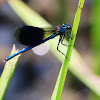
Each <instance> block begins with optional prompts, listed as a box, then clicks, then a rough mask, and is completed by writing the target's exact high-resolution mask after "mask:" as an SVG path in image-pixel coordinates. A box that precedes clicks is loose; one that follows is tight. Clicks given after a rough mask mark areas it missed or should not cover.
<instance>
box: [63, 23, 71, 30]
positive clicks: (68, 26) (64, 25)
mask: <svg viewBox="0 0 100 100" xmlns="http://www.w3.org/2000/svg"><path fill="white" fill-rule="evenodd" d="M63 27H66V29H69V30H71V29H72V27H71V26H70V25H67V24H63Z"/></svg>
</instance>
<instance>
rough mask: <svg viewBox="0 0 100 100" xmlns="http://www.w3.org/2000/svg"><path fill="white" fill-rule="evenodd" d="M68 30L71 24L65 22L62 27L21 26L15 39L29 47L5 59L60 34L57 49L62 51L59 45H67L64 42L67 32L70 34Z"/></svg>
mask: <svg viewBox="0 0 100 100" xmlns="http://www.w3.org/2000/svg"><path fill="white" fill-rule="evenodd" d="M68 30H71V26H70V25H67V24H63V25H62V27H61V26H56V27H44V28H39V27H34V26H22V27H19V28H17V29H16V31H15V33H14V36H15V39H16V40H17V41H18V42H19V43H21V44H23V45H26V46H28V47H27V48H25V49H22V50H20V51H18V52H17V53H15V54H13V55H10V56H9V57H7V58H6V59H5V61H8V60H9V59H11V58H13V57H15V56H16V55H18V54H20V53H23V52H25V51H28V50H30V49H32V48H34V47H35V46H37V45H39V44H41V43H44V42H46V41H48V40H50V39H52V38H54V37H56V36H58V35H60V38H59V42H58V45H57V50H58V51H59V52H61V51H60V50H59V48H58V47H59V44H60V43H61V44H62V45H65V44H63V40H64V37H65V33H67V34H68V35H69V36H70V34H69V32H68ZM70 38H71V36H70ZM71 39H72V38H71ZM65 46H66V45H65ZM61 53H62V52H61ZM62 54H63V55H64V56H65V54H64V53H62Z"/></svg>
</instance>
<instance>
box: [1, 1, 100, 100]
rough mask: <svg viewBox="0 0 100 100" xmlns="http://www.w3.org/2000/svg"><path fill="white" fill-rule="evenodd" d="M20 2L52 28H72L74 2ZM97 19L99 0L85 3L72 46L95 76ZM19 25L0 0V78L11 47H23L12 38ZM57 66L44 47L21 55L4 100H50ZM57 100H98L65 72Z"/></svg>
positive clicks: (99, 58) (98, 65) (99, 57)
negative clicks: (60, 92) (60, 95)
mask: <svg viewBox="0 0 100 100" xmlns="http://www.w3.org/2000/svg"><path fill="white" fill-rule="evenodd" d="M23 1H24V2H25V3H26V4H27V5H28V6H30V8H32V9H33V10H35V11H36V12H37V13H39V14H40V15H41V16H42V17H43V18H45V19H46V20H47V21H48V22H49V23H51V24H52V25H53V26H57V25H62V24H63V23H66V22H67V23H66V24H69V25H71V26H72V24H73V21H74V17H75V13H76V10H77V6H78V0H23ZM99 16H100V0H88V1H87V0H86V2H85V5H84V7H83V11H82V16H81V21H80V26H79V30H78V34H77V38H76V42H75V48H76V50H77V51H78V52H79V53H80V56H81V57H82V58H83V59H84V61H85V62H86V64H87V65H88V67H89V68H90V69H91V70H93V72H94V73H95V74H97V75H100V50H99V49H100V44H99V43H100V42H99V41H100V39H99V37H100V36H99V33H100V32H99V31H100V28H99V27H100V25H99V24H100V17H99ZM37 23H39V22H37ZM22 25H25V23H24V22H22V21H21V19H20V18H19V17H18V16H17V15H16V14H15V12H14V11H13V10H12V8H11V7H10V6H9V4H8V3H7V2H6V0H1V1H0V74H1V73H2V70H3V66H4V64H5V63H3V62H2V61H3V59H5V58H6V57H7V56H8V55H9V54H10V51H11V49H12V45H13V44H16V47H17V49H22V48H24V47H25V46H23V45H21V44H19V43H18V42H17V41H16V40H15V39H14V37H13V33H14V30H15V29H16V27H18V26H22ZM38 50H40V51H38ZM37 51H38V52H37ZM40 54H42V55H40ZM79 62H80V61H79ZM60 66H61V62H59V60H58V59H57V58H56V57H55V56H54V55H53V54H52V53H51V52H50V50H49V44H48V43H45V44H44V45H42V46H41V47H39V48H35V51H34V52H33V51H32V50H30V51H28V52H25V53H24V54H23V55H22V56H21V58H20V61H19V64H18V67H17V68H16V70H15V73H14V76H13V78H12V81H11V84H10V86H9V88H8V91H7V94H6V97H5V100H27V99H29V100H50V98H51V95H52V92H53V88H54V85H55V83H56V79H57V76H58V73H59V70H60ZM69 67H70V66H69ZM77 70H78V68H77ZM87 74H88V73H87ZM95 74H94V75H95ZM94 81H96V80H94ZM61 100H100V97H98V96H97V95H95V94H94V93H92V92H91V90H89V89H88V87H86V86H85V85H84V84H83V83H82V82H81V81H80V80H79V79H78V78H77V77H75V76H74V75H73V73H71V72H70V71H69V72H68V75H67V78H66V83H65V88H64V90H63V93H62V98H61Z"/></svg>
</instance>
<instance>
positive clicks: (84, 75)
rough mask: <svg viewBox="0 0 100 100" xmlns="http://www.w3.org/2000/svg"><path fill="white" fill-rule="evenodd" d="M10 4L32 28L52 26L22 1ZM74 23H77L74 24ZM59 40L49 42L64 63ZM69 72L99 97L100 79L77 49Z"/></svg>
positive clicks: (74, 51)
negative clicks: (58, 46)
mask: <svg viewBox="0 0 100 100" xmlns="http://www.w3.org/2000/svg"><path fill="white" fill-rule="evenodd" d="M81 1H82V2H84V0H81ZM81 1H80V2H81ZM8 3H9V4H10V6H11V7H12V8H13V10H14V11H15V12H16V14H17V15H18V16H19V17H20V18H21V19H22V20H23V21H24V22H25V23H26V24H28V25H32V26H38V27H43V26H50V24H49V23H48V22H47V21H46V20H44V19H43V18H42V17H41V16H40V15H38V14H37V13H36V12H34V11H33V10H31V9H30V8H29V7H28V6H27V5H26V4H24V3H23V2H22V1H20V0H8ZM82 4H83V3H82ZM81 8H82V6H80V8H78V9H79V10H80V11H81ZM80 11H79V12H80ZM30 16H31V17H30ZM23 17H24V18H23ZM42 19H43V20H42ZM76 21H77V23H78V20H76ZM74 23H76V22H74ZM77 23H76V24H74V25H73V27H74V28H73V30H75V31H74V32H77V28H78V24H77ZM74 34H75V33H74ZM58 39H59V37H56V38H54V39H52V40H50V41H49V44H50V49H51V51H52V53H53V54H54V55H55V56H56V57H57V58H58V59H59V60H60V61H61V62H63V61H64V56H63V55H62V54H61V53H59V52H58V51H57V50H56V49H57V44H58ZM64 42H65V44H68V42H66V41H64ZM61 50H64V51H66V48H63V47H62V48H61ZM69 70H70V71H71V72H72V73H73V74H74V75H75V76H76V77H77V78H78V79H80V80H81V81H82V82H83V83H84V84H85V85H86V86H87V87H88V88H89V89H91V90H92V91H93V92H94V93H96V94H97V95H100V78H99V77H98V76H96V75H94V73H93V72H92V71H91V70H90V69H89V67H88V65H87V64H86V63H85V62H84V60H83V59H82V57H81V56H80V54H79V53H78V52H77V51H76V50H75V49H73V52H72V57H71V60H70V67H69ZM94 80H95V81H94Z"/></svg>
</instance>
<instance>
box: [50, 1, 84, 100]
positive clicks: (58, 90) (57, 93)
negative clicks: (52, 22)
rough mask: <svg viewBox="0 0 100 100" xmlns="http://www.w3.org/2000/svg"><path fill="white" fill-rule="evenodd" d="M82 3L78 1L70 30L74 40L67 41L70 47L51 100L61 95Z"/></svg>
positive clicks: (57, 98) (55, 99) (59, 97)
mask: <svg viewBox="0 0 100 100" xmlns="http://www.w3.org/2000/svg"><path fill="white" fill-rule="evenodd" d="M84 2H85V0H79V5H78V9H77V12H76V16H75V20H74V24H73V28H72V32H71V37H74V38H73V40H72V39H70V41H69V45H70V46H68V50H67V54H66V57H67V58H68V59H67V58H65V60H64V63H63V65H62V67H61V70H60V73H59V76H58V79H57V82H56V85H55V88H54V91H53V95H52V98H51V100H60V99H61V94H62V90H63V87H64V83H65V79H66V74H67V71H68V66H69V60H70V57H71V53H72V49H73V46H74V42H75V38H76V34H77V30H78V26H79V22H80V17H81V11H82V8H83V5H84Z"/></svg>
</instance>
